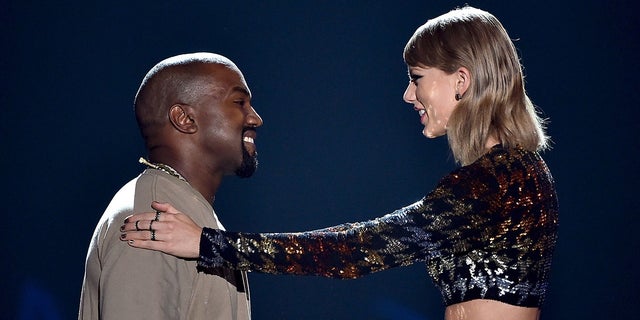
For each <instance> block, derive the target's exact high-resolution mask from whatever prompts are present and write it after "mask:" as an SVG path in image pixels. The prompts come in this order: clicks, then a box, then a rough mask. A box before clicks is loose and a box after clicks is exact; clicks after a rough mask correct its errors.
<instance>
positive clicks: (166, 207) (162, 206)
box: [151, 201, 179, 213]
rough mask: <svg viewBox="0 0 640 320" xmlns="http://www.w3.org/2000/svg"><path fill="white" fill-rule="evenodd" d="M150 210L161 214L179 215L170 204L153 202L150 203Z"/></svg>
mask: <svg viewBox="0 0 640 320" xmlns="http://www.w3.org/2000/svg"><path fill="white" fill-rule="evenodd" d="M151 208H153V209H154V210H156V211H160V212H162V213H179V211H178V210H176V208H174V207H173V206H172V205H171V204H169V203H167V202H158V201H153V202H151Z"/></svg>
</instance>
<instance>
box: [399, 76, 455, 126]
mask: <svg viewBox="0 0 640 320" xmlns="http://www.w3.org/2000/svg"><path fill="white" fill-rule="evenodd" d="M409 78H410V81H409V85H408V86H407V90H406V91H405V92H404V96H403V98H404V101H406V102H407V103H410V104H412V105H413V109H414V110H416V111H418V114H419V115H420V123H422V125H424V129H423V130H422V134H423V135H425V136H426V137H427V138H435V137H439V136H442V135H444V134H446V133H447V122H448V121H449V117H450V116H451V113H452V112H453V110H454V109H455V107H456V105H457V104H458V102H457V101H456V99H455V95H456V93H457V92H456V86H457V85H458V84H459V83H460V81H459V80H460V78H459V77H458V75H457V73H456V72H454V73H452V74H446V73H445V72H444V71H442V70H440V69H437V68H430V67H411V66H410V67H409Z"/></svg>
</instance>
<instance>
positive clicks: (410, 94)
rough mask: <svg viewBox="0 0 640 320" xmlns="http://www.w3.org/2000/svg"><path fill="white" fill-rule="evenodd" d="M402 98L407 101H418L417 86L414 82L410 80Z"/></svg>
mask: <svg viewBox="0 0 640 320" xmlns="http://www.w3.org/2000/svg"><path fill="white" fill-rule="evenodd" d="M402 99H403V100H404V102H406V103H413V102H414V101H416V86H415V85H414V84H413V82H411V81H409V85H407V89H406V90H404V95H402Z"/></svg>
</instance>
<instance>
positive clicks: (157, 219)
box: [153, 210, 161, 221]
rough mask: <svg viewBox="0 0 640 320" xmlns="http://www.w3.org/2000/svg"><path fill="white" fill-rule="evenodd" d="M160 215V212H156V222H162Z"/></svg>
mask: <svg viewBox="0 0 640 320" xmlns="http://www.w3.org/2000/svg"><path fill="white" fill-rule="evenodd" d="M160 213H161V212H160V211H157V210H156V218H155V219H153V220H155V221H160Z"/></svg>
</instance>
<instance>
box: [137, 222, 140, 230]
mask: <svg viewBox="0 0 640 320" xmlns="http://www.w3.org/2000/svg"><path fill="white" fill-rule="evenodd" d="M138 222H140V220H138V221H136V231H140V228H139V227H138Z"/></svg>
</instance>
